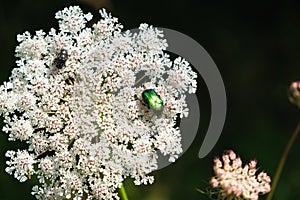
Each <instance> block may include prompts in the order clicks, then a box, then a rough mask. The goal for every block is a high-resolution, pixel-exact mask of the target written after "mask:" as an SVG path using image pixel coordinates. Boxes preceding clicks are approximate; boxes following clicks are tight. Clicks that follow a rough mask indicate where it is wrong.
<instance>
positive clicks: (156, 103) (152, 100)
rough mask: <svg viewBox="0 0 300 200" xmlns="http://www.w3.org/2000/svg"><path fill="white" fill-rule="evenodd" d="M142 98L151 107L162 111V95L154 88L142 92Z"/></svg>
mask: <svg viewBox="0 0 300 200" xmlns="http://www.w3.org/2000/svg"><path fill="white" fill-rule="evenodd" d="M142 98H143V101H144V103H145V104H146V105H147V107H148V108H149V109H153V110H155V111H162V110H163V107H164V103H163V101H162V100H161V98H160V96H159V95H158V94H157V93H156V92H155V90H153V89H147V90H145V91H144V92H143V93H142Z"/></svg>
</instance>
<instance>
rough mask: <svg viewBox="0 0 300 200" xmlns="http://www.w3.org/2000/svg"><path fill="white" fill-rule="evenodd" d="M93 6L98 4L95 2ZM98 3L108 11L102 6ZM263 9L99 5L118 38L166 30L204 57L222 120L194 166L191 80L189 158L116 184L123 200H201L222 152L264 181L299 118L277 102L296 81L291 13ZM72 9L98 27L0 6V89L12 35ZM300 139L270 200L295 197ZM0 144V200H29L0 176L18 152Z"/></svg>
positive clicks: (299, 185) (295, 28) (44, 11)
mask: <svg viewBox="0 0 300 200" xmlns="http://www.w3.org/2000/svg"><path fill="white" fill-rule="evenodd" d="M98 2H100V3H101V2H102V1H98ZM106 2H108V1H106ZM289 2H290V1H287V2H286V3H273V1H264V2H261V1H249V2H244V1H241V2H240V3H233V2H231V3H228V1H208V0H207V1H199V0H187V1H182V0H181V1H179V0H173V1H172V0H167V1H158V0H155V1H121V0H119V1H112V2H110V3H109V4H107V3H105V2H104V4H103V5H105V6H106V7H107V8H108V10H109V11H111V12H112V13H113V15H114V16H117V17H118V18H119V19H120V21H121V23H122V24H123V25H124V26H125V29H131V28H136V27H138V26H139V24H140V23H142V22H146V23H149V24H152V25H154V26H158V27H165V28H171V29H174V30H177V31H180V32H182V33H184V34H187V35H189V36H190V37H192V38H194V39H195V40H197V41H198V42H199V43H200V44H201V45H202V46H203V47H204V48H205V49H206V50H207V51H208V53H209V54H210V55H211V57H212V58H213V60H214V61H215V63H216V64H217V66H218V68H219V70H220V73H221V75H222V77H223V80H224V83H225V87H226V92H227V99H228V111H227V118H226V123H225V126H224V130H223V132H222V135H221V138H220V140H219V141H218V143H217V145H216V146H215V148H214V149H213V151H212V152H211V153H210V154H209V155H208V156H207V157H205V158H203V159H199V158H198V157H197V155H198V151H199V148H200V146H201V143H202V140H203V137H204V135H205V133H206V130H207V126H208V123H209V117H210V100H209V95H208V92H207V88H206V86H205V83H204V82H203V80H202V79H201V78H199V89H198V96H199V102H200V110H201V122H200V128H199V132H198V135H197V137H196V139H195V141H194V142H193V144H192V146H191V148H190V149H189V150H188V151H187V153H186V154H184V156H182V157H181V158H180V159H179V160H178V161H177V162H176V163H175V164H173V165H171V166H169V167H167V168H165V169H163V170H160V171H158V172H155V173H153V174H154V175H155V183H154V184H153V185H151V186H139V187H133V185H132V183H131V181H128V182H127V183H126V186H125V187H126V188H127V190H128V196H129V199H130V200H137V199H143V200H182V199H186V200H194V199H206V197H205V196H203V195H201V194H199V193H197V192H196V188H201V187H204V186H205V185H206V183H207V182H208V181H209V178H210V177H211V176H212V175H213V171H212V164H213V163H212V160H213V158H214V156H216V155H221V154H222V152H223V151H224V150H226V149H234V150H235V151H236V152H237V153H238V154H239V155H241V157H242V159H243V161H245V162H246V161H248V160H249V159H252V158H256V159H257V160H258V166H259V169H260V170H264V171H266V172H268V173H269V174H270V176H271V177H273V176H274V173H275V170H276V167H277V164H278V162H279V159H280V156H281V154H282V152H283V149H284V147H285V145H286V143H287V141H288V140H289V137H290V136H291V133H292V131H293V129H294V128H295V126H296V124H297V122H298V120H299V112H300V111H299V110H298V109H297V108H296V107H295V106H293V105H291V104H290V103H289V102H288V100H287V88H288V85H289V84H290V82H292V81H295V80H297V79H300V69H299V65H300V59H299V58H300V56H299V54H300V51H299V50H300V47H299V44H300V12H299V6H298V5H296V4H292V3H289ZM69 5H80V6H81V7H82V8H83V9H84V11H85V12H92V13H93V14H94V16H95V17H96V18H97V19H98V18H99V15H98V12H97V10H98V8H96V6H94V5H93V4H87V3H86V2H84V1H80V2H78V1H62V0H49V1H42V0H40V1H37V0H17V1H8V0H6V1H3V0H1V1H0V45H1V46H0V47H1V48H0V67H1V80H0V81H1V83H2V82H3V81H4V80H7V79H8V77H9V75H10V71H11V70H12V68H13V67H15V63H14V62H15V58H14V48H15V46H16V45H17V42H16V35H17V34H19V33H23V32H24V31H26V30H28V31H30V32H31V33H34V31H35V30H40V29H43V30H45V31H46V32H48V31H49V29H50V28H51V27H55V28H57V23H56V20H55V19H54V14H55V12H57V11H58V10H61V9H62V8H64V7H66V6H69ZM299 143H300V139H299V138H297V140H296V141H295V144H294V146H293V147H292V149H291V152H290V155H289V157H288V159H287V161H286V165H285V167H284V169H283V173H282V176H281V178H280V182H279V185H278V187H277V190H276V192H275V197H274V200H286V199H288V200H294V199H298V198H299V196H300V157H299V150H300V145H299ZM21 147H22V144H20V143H9V142H7V135H5V134H3V133H2V134H0V199H1V200H14V199H33V197H32V196H31V195H30V192H31V187H32V185H34V184H35V179H34V178H33V179H32V180H30V181H27V182H26V183H22V184H21V183H19V182H18V181H17V180H16V179H14V178H13V177H12V176H9V175H8V174H7V173H6V172H5V171H4V169H5V160H6V158H5V157H4V154H5V152H6V151H7V150H8V149H17V148H21Z"/></svg>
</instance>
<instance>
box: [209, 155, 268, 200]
mask: <svg viewBox="0 0 300 200" xmlns="http://www.w3.org/2000/svg"><path fill="white" fill-rule="evenodd" d="M256 165H257V161H256V160H251V161H250V162H249V163H248V164H246V165H245V166H244V167H243V166H242V160H241V158H240V157H237V156H236V154H235V153H234V152H233V151H232V150H228V151H227V152H226V153H224V154H223V156H222V159H220V158H215V160H214V172H215V177H213V178H212V179H211V180H210V183H211V185H212V186H213V187H214V188H219V189H220V190H221V191H220V193H221V196H223V197H226V196H228V197H229V196H231V197H232V196H234V197H236V198H237V199H239V198H242V199H246V200H257V199H259V195H262V194H266V193H268V192H270V191H271V186H270V182H271V178H270V177H269V176H268V175H267V174H266V173H265V172H260V173H258V172H257V169H256Z"/></svg>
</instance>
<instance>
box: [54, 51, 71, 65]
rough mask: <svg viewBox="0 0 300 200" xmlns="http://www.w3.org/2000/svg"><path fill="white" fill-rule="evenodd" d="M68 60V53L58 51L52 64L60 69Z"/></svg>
mask: <svg viewBox="0 0 300 200" xmlns="http://www.w3.org/2000/svg"><path fill="white" fill-rule="evenodd" d="M67 60H68V52H67V50H65V49H62V50H60V52H59V53H58V54H57V56H56V58H55V59H54V61H53V63H54V65H55V67H56V68H58V69H61V68H63V67H64V66H65V64H66V61H67Z"/></svg>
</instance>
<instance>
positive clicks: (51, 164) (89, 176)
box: [0, 6, 196, 199]
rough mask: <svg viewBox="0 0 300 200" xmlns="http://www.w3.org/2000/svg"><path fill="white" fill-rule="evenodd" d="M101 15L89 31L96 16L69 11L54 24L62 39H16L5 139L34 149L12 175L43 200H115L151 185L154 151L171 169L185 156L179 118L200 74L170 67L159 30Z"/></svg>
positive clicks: (14, 158)
mask: <svg viewBox="0 0 300 200" xmlns="http://www.w3.org/2000/svg"><path fill="white" fill-rule="evenodd" d="M100 14H101V16H102V19H101V20H100V21H99V22H97V23H96V24H94V25H93V26H92V27H86V23H87V22H88V21H89V20H91V18H92V16H91V14H84V13H83V12H82V10H81V9H80V8H79V7H77V6H73V7H69V8H65V9H63V10H62V11H59V12H57V14H56V15H55V17H56V19H58V23H59V30H55V29H51V30H50V32H49V33H48V34H47V33H45V32H43V31H37V32H36V34H35V35H33V36H32V35H31V34H30V33H29V32H25V33H24V34H21V35H18V42H19V45H18V46H17V47H16V56H17V58H18V60H17V65H18V67H17V68H15V69H14V70H13V71H12V74H11V77H10V79H9V81H8V82H5V83H4V84H3V85H2V86H0V92H1V94H0V112H1V114H2V116H3V117H4V123H5V126H4V127H3V131H4V132H6V133H8V134H9V140H20V141H25V142H26V143H27V144H29V148H28V149H27V150H22V151H20V150H18V151H17V152H14V151H8V152H7V157H8V158H10V161H8V162H7V165H8V167H7V168H6V171H7V172H8V173H9V174H14V176H15V177H16V178H17V179H18V180H19V181H21V182H22V181H25V180H27V179H28V178H31V177H32V176H36V177H37V178H38V181H39V185H36V186H34V187H33V190H32V194H33V195H34V196H35V197H36V198H37V199H65V198H67V199H69V198H73V199H83V198H84V199H118V195H117V193H116V190H117V189H118V188H120V187H121V184H122V182H123V181H124V179H125V178H126V177H132V178H133V179H134V182H135V184H148V183H152V182H153V181H154V178H153V177H152V176H151V175H149V173H151V172H152V171H154V170H156V169H157V167H158V164H157V158H158V155H157V152H161V153H162V154H163V155H166V156H169V160H170V161H172V162H173V161H175V160H176V158H177V157H178V155H179V154H180V153H181V152H182V148H181V143H180V141H181V136H180V130H179V128H178V127H175V122H176V116H177V115H180V116H181V117H183V116H186V115H187V105H186V102H185V93H186V92H195V90H196V80H195V78H196V73H195V72H193V71H192V68H191V67H190V66H189V65H188V63H187V62H186V61H183V60H182V59H180V60H176V61H175V62H172V61H171V60H170V59H169V56H168V55H167V54H166V53H165V52H164V50H166V47H167V43H166V40H165V39H164V38H163V33H162V32H161V31H159V30H158V29H156V28H154V27H152V26H149V25H147V24H141V26H140V28H139V29H140V32H139V33H136V34H133V33H131V32H130V31H123V32H122V25H121V24H119V23H118V19H117V18H115V17H112V16H111V14H109V13H107V12H106V11H105V10H104V9H103V10H101V11H100ZM172 66H173V67H172ZM153 70H154V71H153ZM177 72H180V73H181V74H182V75H181V76H180V77H179V78H180V79H178V80H180V81H182V82H180V83H179V84H177V85H176V84H174V80H175V79H177V78H178V76H177V75H176V73H177ZM140 74H144V76H145V79H144V81H143V84H142V85H138V84H136V82H137V80H136V79H138V77H140ZM163 77H165V78H163ZM145 88H146V90H145ZM147 89H148V90H147ZM145 91H147V94H146V92H145ZM153 91H154V92H153ZM142 94H144V95H143V96H144V97H142ZM142 98H144V101H143V99H142ZM143 103H146V105H147V106H148V107H149V108H150V107H151V108H154V109H156V110H159V111H160V112H161V113H160V114H159V115H156V114H153V113H152V112H149V108H147V106H145V105H144V104H143Z"/></svg>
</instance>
